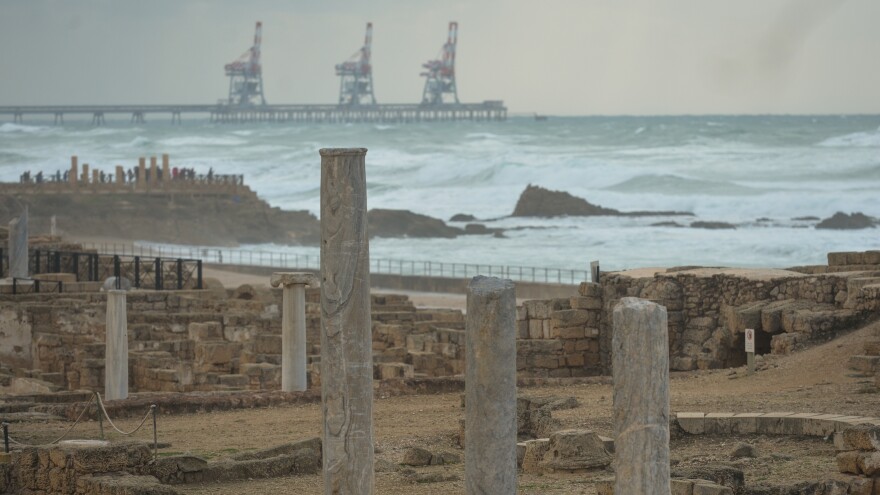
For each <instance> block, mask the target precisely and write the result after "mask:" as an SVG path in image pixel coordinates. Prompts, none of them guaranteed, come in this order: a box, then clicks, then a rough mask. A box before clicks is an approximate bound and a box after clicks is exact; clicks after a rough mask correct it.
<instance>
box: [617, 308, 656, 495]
mask: <svg viewBox="0 0 880 495" xmlns="http://www.w3.org/2000/svg"><path fill="white" fill-rule="evenodd" d="M613 319H614V331H613V334H612V337H611V357H612V362H613V368H612V375H613V378H612V381H613V383H614V395H613V403H614V404H613V410H614V414H613V416H612V417H613V420H614V448H615V451H616V452H615V453H616V456H617V461H616V462H617V465H616V468H615V482H614V493H618V494H621V495H623V494H630V493H632V494H636V493H638V494H639V495H669V493H670V482H669V336H668V334H669V332H668V330H667V327H666V308H664V307H663V306H660V305H659V304H654V303H652V302H649V301H646V300H644V299H638V298H635V297H624V298H623V299H621V300H620V302H619V303H617V306H615V308H614V314H613Z"/></svg>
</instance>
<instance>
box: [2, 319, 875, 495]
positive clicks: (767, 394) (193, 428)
mask: <svg viewBox="0 0 880 495" xmlns="http://www.w3.org/2000/svg"><path fill="white" fill-rule="evenodd" d="M876 336H880V323H876V324H873V325H870V326H867V327H865V328H862V329H859V330H857V331H854V332H852V333H850V334H848V335H845V336H843V337H840V338H838V339H837V340H834V341H832V342H828V343H825V344H822V345H819V346H816V347H813V348H810V349H807V350H804V351H801V352H798V353H795V354H793V355H791V356H786V357H774V358H768V359H767V363H768V367H767V369H764V370H759V371H758V373H756V374H755V375H752V376H748V375H746V373H745V369H743V368H739V369H735V370H714V371H708V372H688V373H673V376H672V380H671V385H670V387H671V410H672V411H673V412H679V411H702V412H781V411H791V412H816V413H838V414H851V415H878V414H880V393H877V390H876V388H874V386H873V378H868V377H864V376H858V375H854V374H853V372H852V371H850V370H848V369H847V360H848V358H849V357H850V356H852V355H855V354H860V353H861V346H862V343H863V342H864V341H866V340H868V339H870V338H876ZM519 393H520V394H525V395H532V396H563V397H568V396H574V397H576V398H577V399H578V402H579V403H580V405H579V407H577V408H575V409H570V410H563V411H555V412H554V413H553V415H554V417H557V418H559V419H560V420H561V421H562V423H563V426H564V427H565V428H589V429H593V430H594V431H596V432H598V433H599V434H601V435H606V436H612V426H611V419H610V418H611V409H612V401H611V386H610V385H596V384H585V385H571V386H552V387H551V386H545V387H532V388H523V389H520V391H519ZM373 415H374V428H375V441H376V452H377V454H376V459H377V471H378V472H377V474H376V487H377V490H376V493H381V494H383V495H384V494H391V495H396V494H401V495H402V494H407V495H410V494H426V495H427V494H430V495H436V494H441V493H443V494H445V493H463V492H464V485H463V481H462V479H463V478H464V464H456V465H450V466H434V467H425V468H417V469H416V471H417V472H418V473H423V474H424V473H440V474H443V475H445V476H452V477H454V479H455V480H453V481H444V482H437V483H413V482H411V481H409V480H408V479H407V477H406V476H405V473H404V472H402V471H401V469H402V468H401V466H399V465H398V463H399V462H400V461H401V459H402V457H403V452H404V450H405V449H406V448H407V447H410V446H419V447H423V448H427V449H429V450H433V451H441V452H442V451H448V452H454V453H458V454H460V455H462V454H463V451H462V450H461V449H459V448H458V447H457V445H456V443H457V441H456V435H457V432H458V420H459V419H460V418H462V417H463V415H464V411H463V409H462V408H461V407H460V398H459V394H443V395H427V396H406V397H393V398H385V399H377V400H376V401H375V403H374V414H373ZM120 423H121V424H120V425H119V426H120V427H121V428H124V429H125V428H132V427H133V426H136V423H137V421H136V420H124V421H120ZM66 426H67V423H61V422H49V423H43V424H20V425H15V426H14V428H15V430H16V434H17V435H18V436H20V437H23V438H26V439H28V440H42V439H44V438H45V439H48V438H50V437H51V436H52V435H57V434H59V433H60V432H61V431H63V429H64V428H65V427H66ZM96 431H97V428H96V425H95V424H93V423H86V424H81V425H79V426H78V427H77V431H75V432H74V433H75V434H74V435H72V437H74V438H95V437H96ZM320 433H321V408H320V406H319V405H317V404H314V405H307V406H285V407H276V408H270V409H256V410H237V411H228V412H217V413H207V414H193V415H177V416H161V417H160V418H159V439H160V441H163V442H170V443H171V446H170V447H169V448H167V449H164V451H162V453H161V455H171V454H174V453H183V452H190V453H193V454H196V455H200V456H204V457H206V458H209V459H218V458H220V457H222V456H224V455H228V454H231V453H235V452H240V451H246V450H252V449H261V448H266V447H270V446H274V445H278V444H281V443H286V442H291V441H294V440H298V439H302V438H306V437H312V436H320ZM139 435H140V433H139ZM149 435H150V434H149V433H148V432H146V431H144V433H143V435H142V438H143V439H145V440H147V439H149ZM111 438H113V437H112V435H111ZM739 442H748V443H751V444H753V445H755V446H756V447H757V450H758V457H757V458H755V459H746V460H740V461H730V458H729V455H728V454H729V452H730V451H731V450H732V448H733V446H734V445H736V444H737V443H739ZM672 458H673V463H674V464H676V465H677V466H681V467H687V466H699V465H703V464H706V463H714V462H727V463H731V462H732V464H733V465H735V466H737V467H739V468H740V469H743V470H744V472H745V474H746V482H747V483H748V484H753V483H756V482H762V481H763V482H790V481H806V480H817V479H829V478H833V477H834V476H835V475H836V465H835V462H834V448H833V445H831V443H830V441H823V440H822V439H799V438H789V437H781V436H777V437H774V436H748V437H738V438H733V437H707V436H685V437H684V438H679V439H674V440H673V442H672ZM610 475H611V473H610V472H599V473H596V474H589V475H585V474H579V475H544V476H535V475H528V474H521V475H520V476H519V493H522V494H541V495H551V494H574V493H579V494H580V493H586V494H592V493H595V491H594V488H593V486H592V485H593V482H594V481H595V479H596V477H607V476H610ZM321 484H322V482H321V477H320V475H312V476H297V477H285V478H275V479H264V480H247V481H240V482H235V483H225V484H197V485H188V486H179V487H177V489H179V490H180V491H181V492H182V493H185V494H190V495H197V494H198V495H201V494H239V493H281V492H284V493H297V494H318V493H322V488H321Z"/></svg>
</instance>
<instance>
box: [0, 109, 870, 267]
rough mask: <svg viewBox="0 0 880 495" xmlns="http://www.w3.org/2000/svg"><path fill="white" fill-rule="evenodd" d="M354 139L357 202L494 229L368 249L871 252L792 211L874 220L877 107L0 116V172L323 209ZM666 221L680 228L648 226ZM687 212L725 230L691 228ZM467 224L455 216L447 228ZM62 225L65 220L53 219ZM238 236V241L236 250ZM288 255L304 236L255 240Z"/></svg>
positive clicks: (710, 258) (641, 261) (552, 257)
mask: <svg viewBox="0 0 880 495" xmlns="http://www.w3.org/2000/svg"><path fill="white" fill-rule="evenodd" d="M329 147H365V148H368V149H369V151H368V153H367V158H366V161H367V181H368V195H369V196H368V205H369V207H370V208H394V209H406V210H411V211H414V212H416V213H421V214H425V215H430V216H433V217H437V218H441V219H444V220H448V219H449V218H450V217H451V216H452V215H454V214H456V213H467V214H471V215H474V216H475V217H477V218H479V219H481V220H484V221H483V223H485V224H486V225H487V226H489V227H494V228H503V229H506V233H505V236H504V237H503V238H497V237H493V236H490V235H484V236H461V237H458V238H456V239H373V240H372V241H371V244H370V251H371V256H373V257H376V258H396V259H406V260H414V261H439V262H456V263H485V264H489V263H491V264H496V265H524V266H538V267H557V268H571V269H581V270H583V269H586V267H587V266H588V264H589V262H590V261H591V260H600V261H601V263H602V267H603V269H606V270H608V269H622V268H629V267H642V266H679V265H705V266H737V267H787V266H794V265H804V264H819V263H824V262H825V254H826V253H827V252H829V251H841V250H865V249H880V229H877V228H874V229H865V230H853V231H834V230H817V229H815V228H814V225H815V223H816V222H815V221H811V220H795V219H796V218H799V217H810V216H814V217H820V218H825V217H828V216H831V215H832V214H834V213H835V212H837V211H843V212H847V213H849V212H856V211H860V212H863V213H865V214H867V215H871V216H875V217H880V116H682V117H551V118H550V119H549V120H547V121H536V120H534V119H532V118H527V117H513V118H510V119H509V120H507V121H506V122H446V123H422V124H399V125H387V124H381V125H379V124H352V125H330V124H320V125H316V124H274V123H254V124H242V125H225V124H211V123H209V122H206V121H204V120H192V121H188V122H184V123H183V124H182V125H171V124H168V123H163V122H160V118H159V117H158V116H157V117H155V118H153V119H151V121H150V122H148V123H147V124H139V125H129V124H127V123H125V122H124V121H116V122H114V121H108V125H107V126H104V127H91V126H89V125H87V124H86V123H79V124H77V123H73V124H67V125H65V126H53V125H51V124H50V123H48V122H45V123H40V122H34V123H27V124H11V123H5V124H0V180H2V181H17V180H18V178H19V176H20V175H21V173H22V172H24V171H26V170H27V171H30V172H31V174H32V176H33V174H35V173H36V172H37V171H43V173H44V175H49V174H52V173H54V172H55V171H56V170H59V169H60V170H62V171H63V170H65V169H66V168H67V167H68V166H69V160H70V158H69V157H70V155H78V156H79V157H80V163H88V164H90V166H91V167H92V168H98V169H102V170H105V171H107V172H112V171H113V170H114V166H115V165H116V164H121V165H123V166H125V167H126V168H130V167H132V166H134V165H135V164H136V163H137V158H138V157H139V156H150V155H159V154H162V153H168V154H170V155H171V160H172V164H173V165H174V166H182V167H193V168H195V169H196V171H197V172H198V173H207V171H208V170H209V169H213V171H214V173H219V174H243V175H244V178H245V182H246V183H247V184H248V185H250V186H251V187H252V188H253V189H254V190H255V191H256V192H257V194H258V195H259V196H260V197H262V198H264V199H265V200H266V201H268V202H269V204H271V205H272V206H279V207H281V208H284V209H304V210H309V211H310V212H312V213H314V214H316V215H317V214H318V210H319V201H320V198H319V184H320V157H319V155H318V150H319V149H320V148H329ZM528 184H534V185H539V186H542V187H545V188H548V189H553V190H561V191H566V192H569V193H571V194H573V195H575V196H579V197H582V198H585V199H587V200H588V201H590V202H591V203H593V204H598V205H601V206H603V207H608V208H615V209H618V210H621V211H632V210H677V211H689V212H693V213H694V215H695V217H694V218H687V217H669V218H663V217H659V218H658V217H643V218H638V217H564V218H552V219H547V218H512V217H509V215H510V214H511V212H512V211H513V209H514V206H515V204H516V201H517V199H518V197H519V195H520V193H522V191H523V189H525V187H526V186H527V185H528ZM664 220H668V221H674V222H677V223H679V224H680V225H683V227H672V226H666V227H658V226H653V225H652V224H654V223H657V222H661V221H664ZM694 220H703V221H722V222H728V223H732V224H734V225H735V226H736V229H734V230H704V229H697V228H691V227H689V226H688V225H689V224H690V222H692V221H694ZM453 225H456V226H460V227H463V226H464V224H463V223H453ZM59 227H60V228H63V226H59ZM248 247H250V246H245V248H248ZM254 247H255V248H259V249H263V250H275V251H284V250H286V251H289V252H299V253H310V252H317V249H316V248H309V247H302V248H298V247H285V246H266V245H263V246H254Z"/></svg>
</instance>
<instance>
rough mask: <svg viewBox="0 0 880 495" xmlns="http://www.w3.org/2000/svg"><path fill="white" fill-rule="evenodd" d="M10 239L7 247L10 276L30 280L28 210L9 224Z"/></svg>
mask: <svg viewBox="0 0 880 495" xmlns="http://www.w3.org/2000/svg"><path fill="white" fill-rule="evenodd" d="M8 235H9V238H8V239H7V241H6V246H7V248H8V249H9V276H10V277H13V278H28V210H27V207H25V209H24V211H23V212H22V213H21V215H19V217H18V218H14V219H12V221H10V222H9V233H8Z"/></svg>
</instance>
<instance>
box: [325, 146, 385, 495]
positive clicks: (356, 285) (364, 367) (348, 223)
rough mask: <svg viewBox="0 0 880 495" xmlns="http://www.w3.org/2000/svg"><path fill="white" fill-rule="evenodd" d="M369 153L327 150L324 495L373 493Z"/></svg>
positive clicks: (364, 151)
mask: <svg viewBox="0 0 880 495" xmlns="http://www.w3.org/2000/svg"><path fill="white" fill-rule="evenodd" d="M366 153H367V150H366V149H364V148H352V149H322V150H321V400H322V403H323V411H324V418H323V422H324V428H323V430H324V431H323V440H324V444H323V447H324V449H323V455H324V493H325V494H326V495H336V494H340V495H349V494H351V495H354V494H358V495H364V494H371V493H374V491H375V480H374V476H373V346H372V340H373V339H372V331H371V318H370V256H369V242H368V237H367V180H366V167H365V164H364V159H365V156H366Z"/></svg>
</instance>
